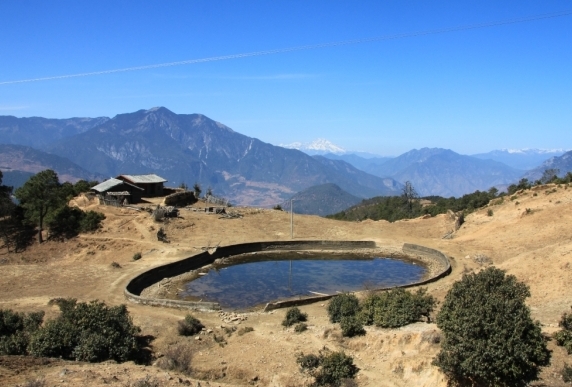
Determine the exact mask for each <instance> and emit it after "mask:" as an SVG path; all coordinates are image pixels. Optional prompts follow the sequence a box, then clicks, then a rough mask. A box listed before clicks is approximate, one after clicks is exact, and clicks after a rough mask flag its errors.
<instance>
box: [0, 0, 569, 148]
mask: <svg viewBox="0 0 572 387" xmlns="http://www.w3.org/2000/svg"><path fill="white" fill-rule="evenodd" d="M563 10H572V1H550V0H543V1H540V0H538V1H527V0H518V1H426V0H423V1H390V0H384V1H381V0H376V1H349V0H348V1H335V0H328V1H302V0H299V1H294V0H290V1H274V0H273V1H248V0H241V1H190V0H189V1H176V0H170V1H105V0H98V1H77V0H74V1H62V0H54V1H25V0H2V1H0V57H1V59H0V82H6V81H15V80H22V79H31V78H40V77H50V76H58V75H68V74H76V73H86V72H93V71H101V70H112V69H120V68H126V67H133V66H144V65H152V64H159V63H167V62H174V61H182V60H189V59H200V58H208V57H216V56H223V55H232V54H240V53H248V52H255V51H261V50H272V49H281V48H288V47H296V46H302V45H311V44H319V43H328V42H336V41H344V40H349V39H361V38H370V37H376V36H388V35H395V34H402V33H413V32H417V31H427V30H434V29H440V28H447V27H457V26H464V25H472V24H475V23H485V22H494V21H501V20H512V19H516V18H521V17H527V16H533V15H541V14H546V13H551V12H557V11H563ZM154 106H165V107H167V108H168V109H170V110H172V111H174V112H176V113H202V114H205V115H206V116H208V117H210V118H212V119H214V120H216V121H219V122H222V123H224V124H226V125H228V126H229V127H231V128H232V129H234V130H235V131H237V132H239V133H242V134H245V135H247V136H251V137H256V138H259V139H260V140H262V141H265V142H269V143H272V144H280V143H290V142H294V141H302V142H309V141H311V140H314V139H316V138H318V137H322V138H326V139H328V140H330V141H332V142H334V143H335V144H337V145H340V146H342V147H344V148H346V149H351V150H360V151H368V152H372V153H377V154H382V155H398V154H400V153H403V152H405V151H408V150H410V149H412V148H421V147H443V148H450V149H453V150H455V151H457V152H459V153H464V154H472V153H479V152H486V151H489V150H492V149H499V148H566V149H570V148H572V16H563V17H556V18H550V19H544V20H538V21H531V22H525V23H516V24H509V25H503V26H496V27H489V28H480V29H471V30H466V31H457V32H450V33H442V34H431V35H425V36H417V37H409V38H403V39H394V40H382V41H376V42H369V43H362V44H354V45H345V46H337V47H329V48H320V49H313V50H305V51H295V52H288V53H279V54H273V55H266V56H253V57H247V58H242V59H232V60H224V61H212V62H205V63H198V64H191V65H183V66H174V67H163V68H156V69H147V70H141V71H131V72H122V73H114V74H107V75H97V76H86V77H78V78H68V79H60V80H49V81H41V82H29V83H12V84H3V85H0V115H15V116H18V117H30V116H42V117H50V118H67V117H78V116H89V117H94V116H110V117H113V116H114V115H116V114H120V113H126V112H133V111H136V110H139V109H147V108H151V107H154ZM0 142H1V139H0Z"/></svg>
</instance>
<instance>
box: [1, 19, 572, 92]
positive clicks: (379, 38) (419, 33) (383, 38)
mask: <svg viewBox="0 0 572 387" xmlns="http://www.w3.org/2000/svg"><path fill="white" fill-rule="evenodd" d="M570 15H572V10H564V11H559V12H553V13H548V14H542V15H534V16H528V17H522V18H517V19H509V20H500V21H493V22H485V23H478V24H469V25H464V26H457V27H447V28H439V29H434V30H425V31H417V32H406V33H402V34H395V35H383V36H376V37H371V38H362V39H353V40H343V41H338V42H329V43H318V44H311V45H305V46H296V47H288V48H279V49H274V50H265V51H255V52H247V53H242V54H232V55H223V56H214V57H209V58H201V59H190V60H183V61H178V62H169V63H159V64H153V65H145V66H136V67H126V68H121V69H113V70H102V71H94V72H89V73H79V74H67V75H57V76H52V77H42V78H29V79H21V80H16V81H3V82H0V85H10V84H15V83H27V82H40V81H51V80H56V79H66V78H78V77H89V76H92V75H104V74H113V73H123V72H128V71H140V70H149V69H156V68H161V67H172V66H182V65H190V64H196V63H207V62H216V61H223V60H230V59H240V58H249V57H254V56H263V55H273V54H281V53H287V52H294V51H307V50H316V49H320V48H328V47H338V46H349V45H354V44H362V43H370V42H381V41H387V40H396V39H404V38H413V37H417V36H426V35H437V34H444V33H448V32H457V31H467V30H474V29H480V28H488V27H496V26H502V25H509V24H517V23H525V22H531V21H537V20H543V19H552V18H556V17H562V16H570Z"/></svg>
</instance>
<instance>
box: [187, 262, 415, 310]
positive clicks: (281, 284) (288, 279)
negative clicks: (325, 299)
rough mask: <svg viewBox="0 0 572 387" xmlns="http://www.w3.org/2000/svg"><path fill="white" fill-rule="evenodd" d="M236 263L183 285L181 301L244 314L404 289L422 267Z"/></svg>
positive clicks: (348, 263) (333, 263) (337, 263)
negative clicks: (280, 303)
mask: <svg viewBox="0 0 572 387" xmlns="http://www.w3.org/2000/svg"><path fill="white" fill-rule="evenodd" d="M328 258H332V257H328ZM268 259H279V260H268ZM236 262H237V261H236V260H234V262H233V263H234V264H233V265H220V266H218V267H216V268H215V269H214V270H210V271H209V273H208V274H207V275H204V276H201V277H199V278H197V279H195V280H193V281H190V282H188V283H187V284H186V285H185V290H184V291H183V292H181V293H180V296H181V297H189V296H190V297H191V298H193V299H202V300H203V301H213V302H218V303H220V305H221V306H222V307H223V308H231V309H245V308H248V307H252V306H255V305H259V304H263V303H266V302H270V301H275V300H278V299H284V298H288V297H293V296H310V295H315V293H325V294H334V293H336V292H342V291H355V290H363V289H366V288H381V287H390V286H396V285H405V284H408V283H413V282H416V281H419V280H420V279H421V277H422V276H423V274H424V273H425V268H424V267H422V266H419V265H415V264H413V263H410V262H405V261H400V260H396V259H389V258H367V259H366V258H363V257H359V258H357V257H354V256H347V257H344V258H340V257H336V258H335V259H324V257H321V259H319V258H318V259H315V257H313V258H312V259H300V256H299V255H297V256H295V259H294V260H288V258H285V257H284V256H279V257H278V256H271V255H265V256H262V257H261V256H260V255H259V256H258V257H257V262H252V261H250V262H245V263H244V262H243V263H238V264H237V263H236Z"/></svg>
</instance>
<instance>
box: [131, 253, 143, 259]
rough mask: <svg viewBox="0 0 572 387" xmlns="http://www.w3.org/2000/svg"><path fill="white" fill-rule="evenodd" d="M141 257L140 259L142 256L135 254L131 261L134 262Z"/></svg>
mask: <svg viewBox="0 0 572 387" xmlns="http://www.w3.org/2000/svg"><path fill="white" fill-rule="evenodd" d="M141 257H142V255H141V253H140V252H137V253H135V254H133V260H134V261H138V260H140V259H141Z"/></svg>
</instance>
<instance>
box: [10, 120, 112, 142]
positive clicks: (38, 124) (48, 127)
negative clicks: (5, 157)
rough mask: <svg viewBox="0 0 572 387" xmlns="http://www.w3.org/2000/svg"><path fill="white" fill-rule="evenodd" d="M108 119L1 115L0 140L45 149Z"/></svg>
mask: <svg viewBox="0 0 572 387" xmlns="http://www.w3.org/2000/svg"><path fill="white" fill-rule="evenodd" d="M107 120H109V118H107V117H98V118H67V119H53V118H42V117H28V118H25V117H24V118H17V117H14V116H0V139H1V140H0V142H1V143H3V144H14V145H26V146H29V147H32V148H36V149H43V148H45V147H46V146H48V145H49V144H52V143H53V142H54V141H58V140H61V139H63V138H66V137H69V136H73V135H76V134H80V133H83V132H86V131H88V130H89V129H91V128H94V127H96V126H97V125H100V124H102V123H104V122H105V121H107Z"/></svg>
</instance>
